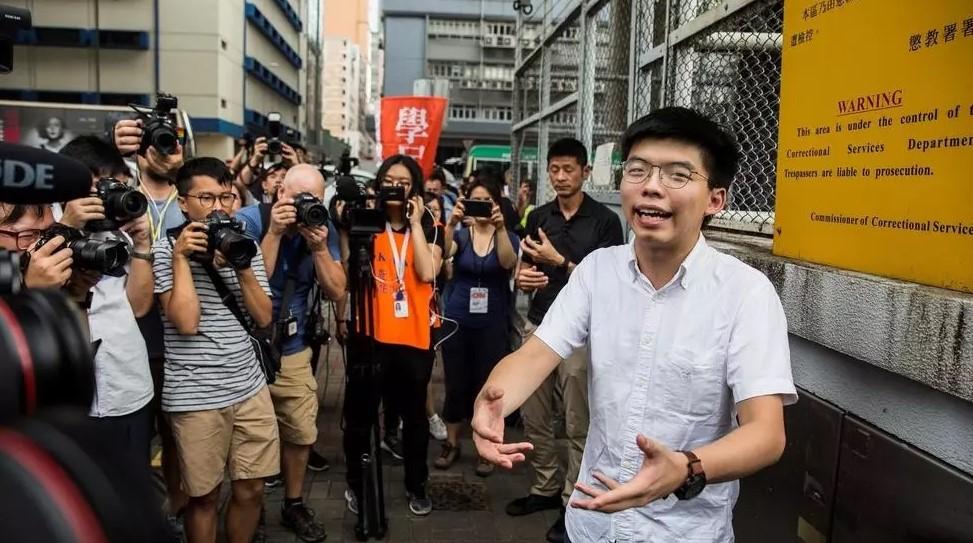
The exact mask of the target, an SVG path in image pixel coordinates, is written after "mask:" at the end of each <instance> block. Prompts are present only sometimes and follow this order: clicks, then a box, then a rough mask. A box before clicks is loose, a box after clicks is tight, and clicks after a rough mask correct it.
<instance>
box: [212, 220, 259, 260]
mask: <svg viewBox="0 0 973 543" xmlns="http://www.w3.org/2000/svg"><path fill="white" fill-rule="evenodd" d="M206 228H207V232H208V233H209V247H208V252H209V253H210V254H212V253H213V252H214V251H219V252H220V253H221V254H222V255H223V258H225V259H226V261H227V262H229V263H230V264H231V265H232V266H233V267H234V268H235V269H238V270H242V269H245V268H249V267H250V261H251V260H253V257H254V256H256V255H257V242H256V241H254V240H253V238H250V237H248V236H247V235H246V234H245V233H244V229H243V225H242V224H240V222H239V221H236V220H235V219H233V218H232V217H230V216H229V215H227V214H226V212H225V211H219V210H216V211H213V212H212V213H210V214H209V215H207V217H206Z"/></svg>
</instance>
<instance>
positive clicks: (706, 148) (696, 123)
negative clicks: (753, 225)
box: [622, 107, 740, 189]
mask: <svg viewBox="0 0 973 543" xmlns="http://www.w3.org/2000/svg"><path fill="white" fill-rule="evenodd" d="M645 140H675V141H679V142H682V143H685V144H688V145H692V146H694V147H698V148H699V150H700V153H701V154H702V156H703V166H705V167H706V170H707V171H708V172H709V187H710V188H711V189H714V188H723V189H729V188H730V185H731V184H732V183H733V178H734V177H735V176H736V174H737V171H738V170H739V168H740V148H739V147H738V146H737V143H736V140H734V138H733V136H732V135H730V133H729V132H728V131H727V130H725V129H724V128H723V127H722V126H720V125H719V124H717V123H716V122H714V121H713V120H711V119H709V118H707V117H705V116H704V115H702V114H700V113H699V112H697V111H694V110H692V109H689V108H685V107H666V108H662V109H657V110H655V111H653V112H652V113H649V114H648V115H645V116H644V117H642V118H640V119H638V120H637V121H635V122H633V123H632V124H631V125H629V127H628V129H627V130H625V134H623V135H622V158H623V159H624V160H627V159H628V155H629V153H630V152H631V151H632V148H633V147H634V146H635V145H636V144H637V143H639V142H642V141H645Z"/></svg>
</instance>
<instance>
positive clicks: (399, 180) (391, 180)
mask: <svg viewBox="0 0 973 543" xmlns="http://www.w3.org/2000/svg"><path fill="white" fill-rule="evenodd" d="M382 184H383V185H386V186H390V187H410V186H412V178H411V177H388V176H386V177H385V178H384V179H382Z"/></svg>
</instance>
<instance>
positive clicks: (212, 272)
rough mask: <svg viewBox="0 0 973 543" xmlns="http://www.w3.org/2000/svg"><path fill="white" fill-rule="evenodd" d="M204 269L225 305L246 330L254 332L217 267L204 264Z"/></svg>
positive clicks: (249, 332)
mask: <svg viewBox="0 0 973 543" xmlns="http://www.w3.org/2000/svg"><path fill="white" fill-rule="evenodd" d="M203 269H204V270H206V275H208V276H209V280H210V281H211V282H212V283H213V288H215V289H216V293H217V294H218V295H219V297H220V301H222V302H223V305H225V306H226V307H227V309H229V310H230V313H233V316H234V317H236V319H237V320H238V321H240V325H241V326H243V329H244V330H246V332H247V333H248V334H253V329H252V328H251V326H250V323H249V322H248V321H247V318H246V317H245V316H244V315H243V310H241V309H240V305H239V304H237V301H236V298H235V297H234V296H233V293H231V292H230V289H229V287H227V286H226V283H224V282H223V278H222V277H220V274H219V272H217V271H216V268H214V267H213V265H212V264H203Z"/></svg>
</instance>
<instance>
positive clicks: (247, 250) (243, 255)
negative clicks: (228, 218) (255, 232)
mask: <svg viewBox="0 0 973 543" xmlns="http://www.w3.org/2000/svg"><path fill="white" fill-rule="evenodd" d="M216 248H217V249H219V250H220V252H221V253H223V256H225V257H226V259H227V260H229V261H230V262H232V263H234V264H238V265H244V264H248V263H249V262H250V260H252V259H253V257H255V256H257V242H255V241H254V240H252V239H250V238H248V237H247V236H244V235H243V234H240V233H239V232H235V231H233V230H232V229H230V228H223V229H221V230H219V231H218V232H217V233H216Z"/></svg>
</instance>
